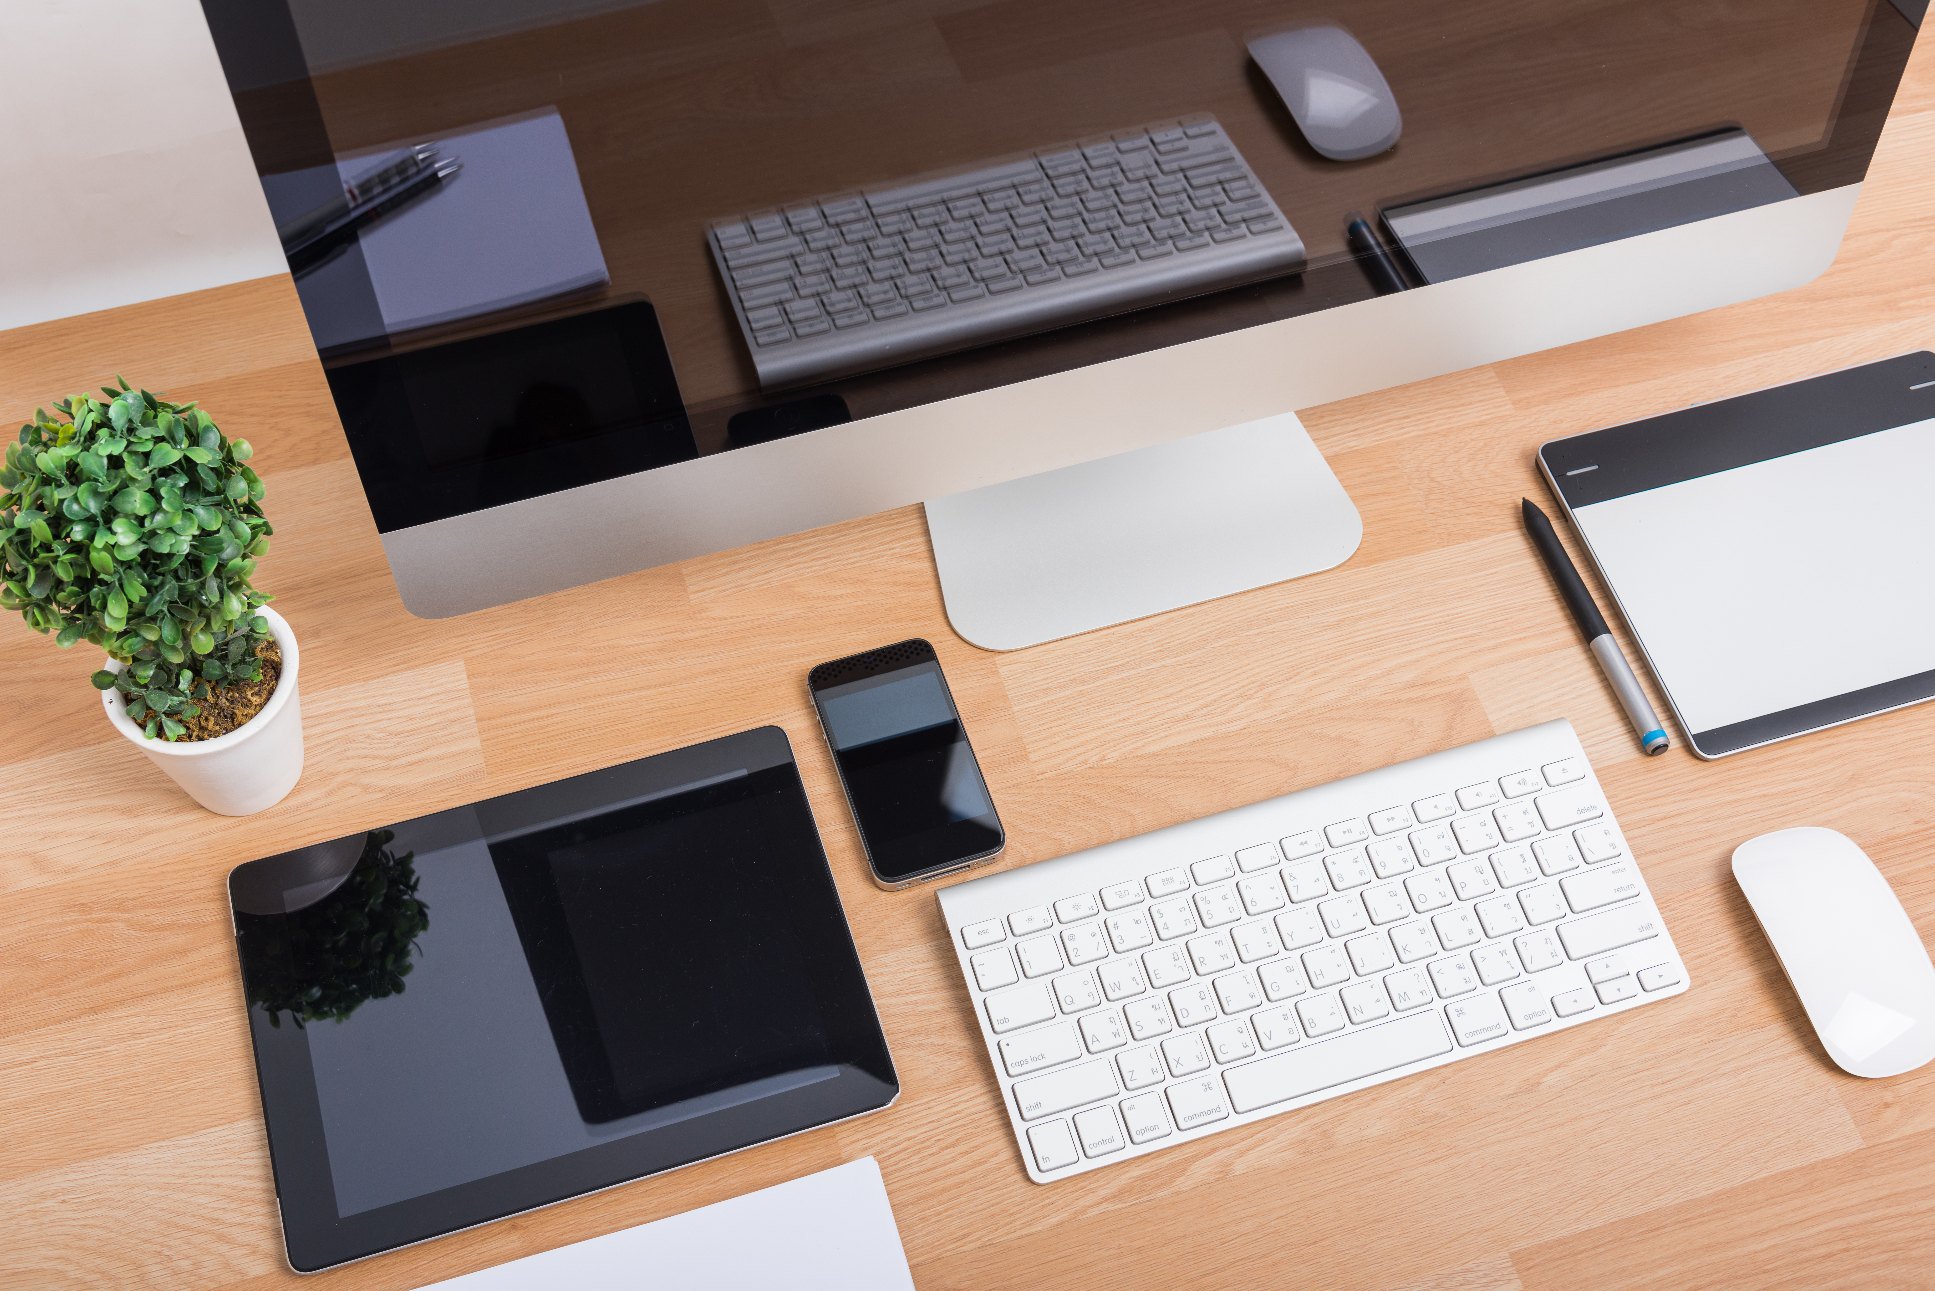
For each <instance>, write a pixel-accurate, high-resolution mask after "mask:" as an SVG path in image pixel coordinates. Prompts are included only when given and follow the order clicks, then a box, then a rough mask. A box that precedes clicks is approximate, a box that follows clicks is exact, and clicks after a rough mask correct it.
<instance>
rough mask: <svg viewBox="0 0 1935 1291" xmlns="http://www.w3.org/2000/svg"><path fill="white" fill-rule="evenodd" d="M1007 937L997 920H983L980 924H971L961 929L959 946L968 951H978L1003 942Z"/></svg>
mask: <svg viewBox="0 0 1935 1291" xmlns="http://www.w3.org/2000/svg"><path fill="white" fill-rule="evenodd" d="M1007 935H1008V934H1007V932H1006V931H1005V930H1004V929H1003V928H1002V927H1001V921H1000V920H999V919H983V920H982V921H981V922H980V923H971V924H969V925H968V926H967V927H965V928H963V929H961V944H962V945H963V946H966V947H967V948H968V949H969V950H979V949H981V947H983V946H992V945H993V944H994V943H995V942H997V941H1002V940H1005V939H1006V937H1007Z"/></svg>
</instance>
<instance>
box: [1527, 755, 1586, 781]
mask: <svg viewBox="0 0 1935 1291" xmlns="http://www.w3.org/2000/svg"><path fill="white" fill-rule="evenodd" d="M1539 769H1540V771H1541V772H1542V773H1543V774H1544V776H1545V782H1546V783H1547V784H1549V785H1551V786H1552V787H1553V788H1555V789H1556V788H1558V787H1559V786H1560V785H1562V784H1571V783H1572V782H1573V781H1575V780H1583V779H1585V778H1586V764H1585V760H1584V759H1583V758H1560V759H1559V760H1558V761H1557V762H1548V763H1546V764H1545V765H1544V766H1543V767H1541V768H1539Z"/></svg>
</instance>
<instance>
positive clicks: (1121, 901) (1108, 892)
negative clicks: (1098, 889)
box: [1102, 881, 1143, 910]
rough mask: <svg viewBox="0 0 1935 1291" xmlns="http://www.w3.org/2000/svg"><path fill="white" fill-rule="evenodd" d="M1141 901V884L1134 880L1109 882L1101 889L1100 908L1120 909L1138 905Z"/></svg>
mask: <svg viewBox="0 0 1935 1291" xmlns="http://www.w3.org/2000/svg"><path fill="white" fill-rule="evenodd" d="M1142 901H1143V895H1142V885H1141V884H1140V883H1136V882H1134V881H1130V882H1127V883H1111V884H1110V885H1109V886H1107V887H1105V888H1103V889H1102V908H1103V909H1104V910H1121V909H1124V908H1125V907H1127V906H1132V905H1140V904H1141V903H1142Z"/></svg>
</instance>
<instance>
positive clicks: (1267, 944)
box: [1231, 919, 1283, 964]
mask: <svg viewBox="0 0 1935 1291" xmlns="http://www.w3.org/2000/svg"><path fill="white" fill-rule="evenodd" d="M1231 936H1232V938H1233V940H1234V941H1235V942H1236V957H1237V958H1238V959H1240V960H1242V961H1243V962H1244V963H1246V964H1254V963H1256V962H1257V961H1258V960H1259V959H1269V958H1271V957H1272V956H1274V955H1280V954H1282V953H1283V942H1282V940H1281V939H1280V938H1278V936H1277V931H1276V925H1274V924H1272V923H1270V922H1268V921H1267V920H1263V919H1259V920H1257V921H1256V922H1255V923H1246V924H1243V925H1241V926H1240V927H1237V928H1234V929H1232V930H1231Z"/></svg>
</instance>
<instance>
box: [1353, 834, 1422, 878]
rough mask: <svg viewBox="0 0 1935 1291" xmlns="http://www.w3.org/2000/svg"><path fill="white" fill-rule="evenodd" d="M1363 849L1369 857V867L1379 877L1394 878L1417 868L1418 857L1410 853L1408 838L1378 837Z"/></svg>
mask: <svg viewBox="0 0 1935 1291" xmlns="http://www.w3.org/2000/svg"><path fill="white" fill-rule="evenodd" d="M1364 850H1365V854H1366V855H1367V856H1369V857H1370V861H1371V869H1372V870H1374V871H1375V872H1376V873H1377V877H1378V878H1380V879H1394V878H1396V877H1397V876H1398V875H1400V874H1408V873H1409V872H1411V871H1412V870H1415V869H1417V868H1418V858H1417V857H1416V856H1414V855H1412V853H1411V840H1410V839H1408V838H1403V837H1399V838H1380V839H1378V840H1377V841H1376V842H1374V843H1372V844H1371V845H1370V846H1369V847H1367V848H1365V849H1364Z"/></svg>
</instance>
